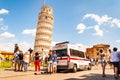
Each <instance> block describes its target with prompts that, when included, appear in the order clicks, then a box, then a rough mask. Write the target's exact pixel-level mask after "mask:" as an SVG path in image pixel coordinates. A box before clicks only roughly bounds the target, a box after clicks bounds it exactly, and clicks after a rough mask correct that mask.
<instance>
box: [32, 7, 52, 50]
mask: <svg viewBox="0 0 120 80" xmlns="http://www.w3.org/2000/svg"><path fill="white" fill-rule="evenodd" d="M53 23H54V16H53V9H52V8H51V7H48V6H43V7H42V8H41V12H40V13H39V16H38V23H37V30H36V37H35V44H34V51H35V52H37V51H42V50H44V51H45V52H48V51H49V50H50V49H51V42H52V30H53Z"/></svg>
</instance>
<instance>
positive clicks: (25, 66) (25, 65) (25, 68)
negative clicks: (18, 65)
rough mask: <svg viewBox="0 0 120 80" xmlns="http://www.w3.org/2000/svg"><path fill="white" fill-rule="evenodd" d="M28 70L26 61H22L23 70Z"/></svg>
mask: <svg viewBox="0 0 120 80" xmlns="http://www.w3.org/2000/svg"><path fill="white" fill-rule="evenodd" d="M27 70H28V63H26V62H24V71H27Z"/></svg>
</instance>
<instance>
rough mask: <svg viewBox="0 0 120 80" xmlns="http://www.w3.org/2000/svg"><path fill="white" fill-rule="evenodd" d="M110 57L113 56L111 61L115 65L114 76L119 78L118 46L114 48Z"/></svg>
mask: <svg viewBox="0 0 120 80" xmlns="http://www.w3.org/2000/svg"><path fill="white" fill-rule="evenodd" d="M110 58H111V61H112V63H113V66H114V77H115V78H116V79H118V78H119V76H118V69H119V61H120V59H119V53H118V52H117V48H116V47H114V48H113V52H112V53H111V55H110Z"/></svg>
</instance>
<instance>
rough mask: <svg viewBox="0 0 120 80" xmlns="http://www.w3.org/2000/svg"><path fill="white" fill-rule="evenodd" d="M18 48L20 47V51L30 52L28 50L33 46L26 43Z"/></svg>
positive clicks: (20, 44) (22, 43)
mask: <svg viewBox="0 0 120 80" xmlns="http://www.w3.org/2000/svg"><path fill="white" fill-rule="evenodd" d="M18 46H19V48H20V50H21V51H23V52H26V51H28V49H29V48H30V47H31V45H30V44H29V43H27V42H26V41H23V42H21V43H19V44H18Z"/></svg>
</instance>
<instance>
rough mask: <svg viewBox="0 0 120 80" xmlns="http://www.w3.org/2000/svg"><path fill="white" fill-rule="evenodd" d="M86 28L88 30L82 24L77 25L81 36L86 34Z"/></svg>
mask: <svg viewBox="0 0 120 80" xmlns="http://www.w3.org/2000/svg"><path fill="white" fill-rule="evenodd" d="M85 28H86V26H85V25H84V24H82V23H80V24H78V25H77V28H76V29H77V30H79V32H78V33H79V34H81V33H83V32H84V30H85Z"/></svg>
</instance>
